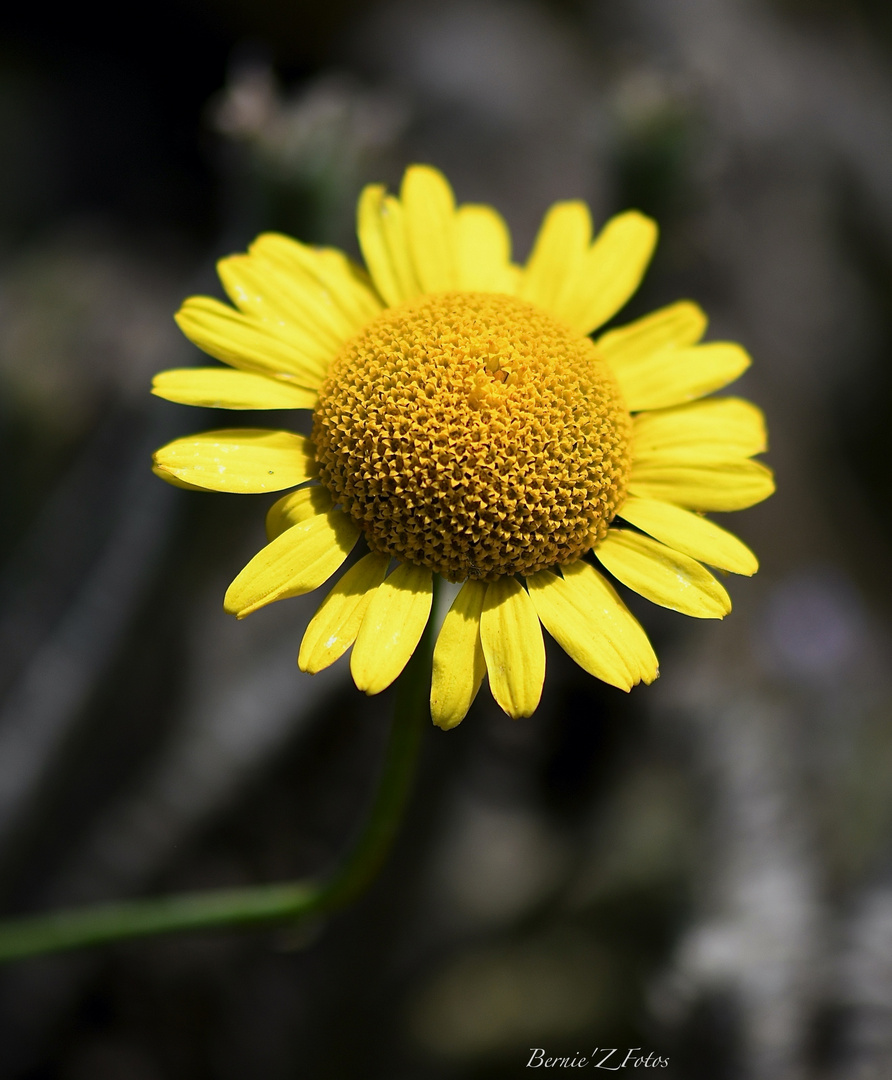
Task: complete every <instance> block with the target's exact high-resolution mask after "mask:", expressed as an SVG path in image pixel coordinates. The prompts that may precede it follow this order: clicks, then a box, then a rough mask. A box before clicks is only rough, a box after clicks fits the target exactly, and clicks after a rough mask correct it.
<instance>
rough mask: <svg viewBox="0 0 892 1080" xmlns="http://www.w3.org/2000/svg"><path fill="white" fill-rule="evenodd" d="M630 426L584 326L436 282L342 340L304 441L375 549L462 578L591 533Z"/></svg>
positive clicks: (532, 562)
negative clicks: (442, 289)
mask: <svg viewBox="0 0 892 1080" xmlns="http://www.w3.org/2000/svg"><path fill="white" fill-rule="evenodd" d="M630 431H631V420H630V417H629V414H628V411H627V410H626V408H625V405H624V404H623V402H622V399H621V397H620V395H619V391H618V389H617V386H616V383H615V381H614V379H613V376H612V374H611V372H610V370H609V369H608V367H607V365H606V364H605V363H604V362H603V361H602V360H601V359H600V358H599V355H598V352H597V350H596V348H595V346H594V344H593V343H592V341H591V340H590V339H589V338H586V337H581V336H579V335H577V334H575V333H574V332H573V331H572V330H570V329H569V328H568V327H566V326H564V325H563V324H561V323H560V322H558V321H557V320H556V319H553V318H552V317H551V316H549V315H548V314H546V313H545V312H543V311H540V310H539V309H538V308H536V307H534V306H533V305H532V304H529V303H527V302H526V301H524V300H519V299H517V298H515V297H512V296H506V295H502V294H495V293H439V294H435V295H428V296H424V297H420V298H418V299H417V300H413V301H409V302H407V303H405V304H402V305H400V306H398V307H394V308H389V309H388V310H386V311H385V312H383V313H382V314H381V315H380V316H379V317H378V318H377V319H375V320H374V321H373V322H371V323H369V325H368V326H366V327H365V328H364V329H363V330H362V331H361V333H359V334H358V335H357V336H356V337H354V338H352V339H351V340H350V341H348V342H347V344H346V345H345V346H344V348H343V349H342V351H341V352H340V353H339V355H338V356H337V357H336V359H335V360H334V362H333V363H332V366H331V369H330V372H329V375H328V378H327V379H326V381H325V383H324V385H323V386H322V389H321V390H320V393H319V405H318V407H317V409H316V412H315V416H314V426H313V440H314V442H315V444H316V451H317V458H318V461H319V475H320V478H321V480H322V483H323V484H325V486H326V487H327V488H328V489H329V491H330V492H331V494H332V496H333V497H334V499H335V501H336V502H338V503H340V504H341V506H342V507H343V508H344V510H345V511H346V512H347V513H348V514H350V516H351V517H352V518H353V519H354V521H356V523H357V524H358V525H359V526H360V528H361V529H362V530H363V531H364V533H365V535H366V538H367V540H368V543H369V546H370V547H371V548H372V550H375V551H380V552H384V553H385V554H388V555H391V556H393V557H395V558H397V559H400V560H404V561H408V562H411V563H416V564H418V565H421V566H427V567H430V569H432V570H434V571H436V572H437V573H440V574H442V575H443V576H444V577H446V578H448V579H449V580H451V581H461V580H463V579H464V578H467V577H472V578H487V579H494V578H497V577H500V576H502V575H504V574H533V573H535V572H536V571H537V570H542V569H545V568H547V567H550V566H554V565H556V564H560V563H568V562H573V561H575V560H576V559H578V558H579V557H580V556H581V555H582V554H583V553H584V552H585V551H587V550H588V549H589V548H591V547H592V546H593V545H595V544H597V543H598V541H600V540H601V539H602V538H603V536H604V534H605V533H606V531H607V527H608V526H609V524H610V522H611V520H612V518H613V516H614V514H615V513H616V512H617V510H618V509H619V507H620V505H621V504H622V501H623V499H624V497H625V490H626V481H627V477H628V473H629V454H628V446H629V435H630Z"/></svg>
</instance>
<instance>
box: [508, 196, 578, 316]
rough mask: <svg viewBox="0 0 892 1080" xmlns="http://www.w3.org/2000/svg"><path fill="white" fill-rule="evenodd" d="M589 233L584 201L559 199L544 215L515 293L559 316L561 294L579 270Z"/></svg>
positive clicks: (569, 287) (560, 311)
mask: <svg viewBox="0 0 892 1080" xmlns="http://www.w3.org/2000/svg"><path fill="white" fill-rule="evenodd" d="M591 235H592V217H591V213H590V212H589V208H588V207H587V206H586V205H585V203H584V202H576V201H574V202H561V203H555V204H554V206H552V207H551V209H550V210H549V211H548V213H547V214H546V215H545V217H544V219H543V221H542V225H541V226H540V228H539V232H538V234H537V236H536V240H535V242H534V244H533V250H532V253H531V254H530V257H529V259H528V260H527V264H526V266H525V267H524V268H523V270H522V272H521V276H520V281H519V282H518V286H517V295H518V296H520V297H522V298H523V299H524V300H529V301H530V302H531V303H533V304H536V305H537V306H538V307H541V308H544V309H545V310H546V311H550V312H551V313H552V315H556V316H558V317H559V318H562V317H563V315H562V308H561V303H560V301H561V295H562V294H563V293H564V292H565V291H566V290H569V289H571V288H572V286H573V285H574V284H575V281H576V278H577V276H578V275H579V273H580V272H581V268H582V264H583V261H584V259H585V255H586V252H587V251H588V248H589V241H590V239H591Z"/></svg>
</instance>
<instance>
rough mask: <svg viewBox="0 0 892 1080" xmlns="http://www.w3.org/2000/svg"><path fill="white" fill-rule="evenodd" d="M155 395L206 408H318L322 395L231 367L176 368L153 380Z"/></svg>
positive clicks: (162, 373)
mask: <svg viewBox="0 0 892 1080" xmlns="http://www.w3.org/2000/svg"><path fill="white" fill-rule="evenodd" d="M152 393H153V394H155V396H156V397H160V398H164V399H165V400H166V401H176V402H179V404H181V405H200V406H202V407H203V408H205V409H314V408H315V407H316V401H317V398H318V395H317V394H316V392H315V390H306V389H304V387H302V386H296V385H295V384H294V383H291V382H284V381H283V380H282V379H272V378H268V377H267V376H266V375H256V374H254V373H253V372H249V371H233V370H232V369H231V368H173V369H171V370H170V371H162V372H160V373H159V374H158V375H156V376H155V378H154V379H153V380H152Z"/></svg>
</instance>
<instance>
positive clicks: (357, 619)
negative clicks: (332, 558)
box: [297, 551, 390, 675]
mask: <svg viewBox="0 0 892 1080" xmlns="http://www.w3.org/2000/svg"><path fill="white" fill-rule="evenodd" d="M389 562H390V558H389V556H387V555H379V554H378V553H377V552H375V551H372V552H369V554H368V555H364V556H363V557H362V558H361V559H360V560H359V562H357V563H355V564H354V565H353V566H351V567H350V569H349V570H348V571H347V572H346V573H345V574H344V576H343V577H342V578H341V579H340V581H339V582H338V583H337V585H335V587H334V588H333V589H332V590H331V592H330V593H329V594H328V596H326V598H325V599H324V600H323V601H322V603H321V604H320V606H319V610H318V611H317V612H316V614H315V615H314V616H313V618H312V619H311V620H310V625H309V626H308V627H307V632H306V633H305V634H304V639H303V641H302V642H301V645H300V654H299V655H298V658H297V663H298V666H299V667H300V669H301V671H309V672H310V674H312V675H315V674H316V672H317V671H322V669H323V668H327V667H328V666H329V664H333V663H334V662H335V660H337V659H338V658H339V657H341V656H343V655H344V653H345V652H346V651H347V650H348V649H349V648H350V646H351V645H352V644H353V642H354V641H355V640H356V635H357V633H359V627H360V625H361V623H362V620H363V616H364V615H365V612H366V609H367V608H368V606H369V603H370V601H371V599H372V596H373V595H374V593H375V590H376V589H377V588H378V586H379V585H380V584H381V582H382V581H383V580H384V575H385V573H386V572H387V565H388V563H389Z"/></svg>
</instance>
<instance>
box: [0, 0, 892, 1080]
mask: <svg viewBox="0 0 892 1080" xmlns="http://www.w3.org/2000/svg"><path fill="white" fill-rule="evenodd" d="M110 10H111V9H107V8H102V9H101V14H100V8H99V6H98V5H93V4H90V3H87V4H86V5H85V6H84V5H69V6H68V7H66V8H64V9H60V10H58V11H57V12H55V13H54V14H52V15H51V14H49V13H48V12H47V10H46V9H45V8H42V7H41V6H40V5H17V6H16V8H15V10H13V11H10V12H7V14H6V15H5V16H4V27H3V30H2V37H0V157H2V161H3V168H2V170H0V447H2V457H3V461H4V462H5V467H4V468H3V469H2V470H0V488H2V501H3V506H4V515H3V520H4V526H3V528H2V531H0V558H2V575H0V592H2V602H0V638H2V645H0V695H2V697H0V906H2V911H3V912H4V913H5V914H10V915H11V914H19V913H24V912H28V911H38V910H45V909H48V908H52V907H57V906H61V905H72V904H81V903H88V902H93V901H98V900H104V899H112V898H116V897H126V896H137V895H149V894H156V893H162V892H173V891H178V890H183V889H197V888H211V887H215V886H225V885H238V884H250V883H254V882H266V881H279V880H288V879H291V878H296V877H299V876H302V875H305V874H307V873H313V872H316V871H318V870H319V869H320V868H322V867H325V866H326V865H329V864H330V863H331V861H332V860H333V859H334V858H335V857H336V855H337V853H338V852H339V851H341V850H342V849H343V847H344V844H345V843H346V841H347V839H348V838H349V837H350V836H351V835H352V834H353V832H354V830H355V828H356V825H357V823H358V822H359V820H361V817H362V814H363V810H364V807H365V806H366V803H367V800H368V797H369V794H370V792H371V790H372V787H373V784H374V781H375V778H376V770H377V763H378V761H379V759H380V753H381V750H382V747H383V737H384V735H385V733H386V728H387V724H388V720H389V715H390V710H391V706H392V700H391V696H390V693H385V694H384V695H382V696H381V697H380V698H376V699H366V698H364V697H363V696H362V695H360V694H359V693H358V692H357V691H355V690H354V689H353V687H352V684H351V682H350V679H349V674H348V671H347V665H346V662H341V663H339V664H338V665H336V666H335V667H334V668H332V669H330V670H329V671H327V672H325V673H324V674H322V675H319V676H317V677H315V678H310V677H309V676H306V675H303V674H301V673H300V672H299V671H298V670H297V668H296V666H295V656H296V653H297V649H298V645H299V642H300V638H301V635H302V632H303V628H304V626H305V625H306V622H307V620H308V618H309V616H310V614H311V613H312V611H313V609H314V607H315V605H316V603H317V601H318V597H317V596H315V595H313V596H311V597H307V598H302V599H298V600H290V601H287V602H285V603H282V604H278V605H274V606H273V607H271V608H269V609H266V610H263V611H261V612H259V613H257V614H255V615H253V616H252V617H251V619H249V620H247V621H246V622H244V623H236V622H235V620H232V619H231V618H229V617H228V616H225V615H224V613H223V611H222V607H221V602H222V597H223V593H224V591H225V588H226V586H227V584H228V582H229V581H230V580H231V579H232V577H233V576H234V575H235V573H236V572H237V571H238V570H239V569H240V568H241V567H242V566H243V564H244V563H245V562H246V561H247V559H248V558H249V557H250V556H251V555H252V554H253V553H254V552H255V551H256V550H257V548H258V547H259V546H260V545H261V544H262V542H263V536H262V523H263V514H264V512H265V510H266V508H267V505H268V504H269V503H270V502H271V501H272V500H271V499H269V498H265V497H262V496H251V497H250V498H248V497H242V498H235V497H232V496H225V495H212V494H206V495H199V494H195V493H186V492H183V491H179V490H176V489H173V488H169V487H167V486H166V485H164V484H163V483H161V482H160V481H158V480H156V479H155V478H154V477H153V476H152V475H151V473H150V471H149V468H148V458H149V454H150V452H151V450H152V449H154V448H155V447H157V446H158V445H160V444H162V443H164V442H165V441H167V440H168V439H170V438H173V437H176V436H178V435H185V434H189V433H190V432H193V431H198V430H202V429H206V428H210V427H215V426H216V427H219V426H226V425H227V424H228V423H229V422H230V420H231V416H230V415H229V414H225V415H224V414H219V413H218V414H213V413H211V412H206V413H199V412H198V411H197V410H189V409H185V408H183V407H181V406H177V405H173V404H169V403H166V402H162V401H160V400H158V399H157V398H153V397H151V396H150V395H149V392H148V386H149V382H150V378H151V375H152V374H153V373H154V372H155V371H157V370H160V369H163V368H168V367H176V366H182V365H187V364H190V363H195V362H198V361H199V360H200V354H199V353H198V352H197V350H195V349H194V348H193V347H192V346H191V345H189V343H188V342H186V341H185V340H184V339H182V338H181V337H180V335H179V334H178V332H177V330H176V327H175V325H174V323H173V320H172V317H171V316H172V314H173V312H174V311H175V309H176V308H177V306H178V305H179V303H180V301H181V300H182V299H183V298H184V297H185V296H187V295H189V294H190V293H194V292H212V293H215V294H216V293H218V291H219V290H218V286H217V284H216V280H215V277H214V260H215V259H216V258H217V257H219V256H221V255H224V254H228V253H231V252H233V251H239V250H243V249H244V248H245V246H246V245H247V244H248V243H249V242H250V241H251V239H253V237H254V235H255V234H256V233H257V232H258V231H260V230H262V229H270V228H275V229H282V230H285V231H288V232H292V233H294V234H295V235H297V236H299V237H301V238H302V239H304V240H311V241H321V242H326V243H334V244H338V245H343V246H346V248H347V249H348V250H349V251H351V252H353V253H356V245H355V240H354V238H353V213H354V205H355V199H356V196H357V194H358V192H359V189H360V187H361V185H362V184H363V183H365V182H368V181H373V180H374V181H378V180H384V181H387V182H388V183H389V184H390V185H391V187H393V186H395V185H396V184H397V183H398V181H399V178H400V175H401V173H402V170H403V168H404V167H405V165H407V164H408V163H411V162H414V161H423V162H429V163H431V164H434V165H437V166H439V167H440V168H442V169H443V170H444V171H445V172H446V174H447V175H448V176H449V177H450V179H451V180H452V182H453V185H454V187H455V190H456V193H457V196H458V198H459V200H460V201H486V202H490V203H493V204H494V205H496V206H497V207H499V208H500V209H501V210H502V211H503V212H504V214H505V216H506V217H507V219H508V221H509V223H510V225H511V227H512V230H513V232H514V236H515V243H516V247H515V252H516V255H517V256H518V257H521V258H522V257H525V255H526V253H527V251H528V248H529V244H530V242H531V239H532V237H533V235H534V232H535V229H536V227H537V225H538V222H539V220H540V219H541V216H542V214H543V213H544V211H545V209H546V208H547V207H548V205H549V204H550V203H551V202H553V201H555V200H557V199H562V198H575V197H580V198H583V199H585V200H587V201H588V202H589V203H590V204H591V206H592V208H593V211H594V215H595V217H596V219H597V220H603V219H604V218H605V217H606V216H607V215H609V214H611V213H613V212H615V211H618V210H621V209H624V208H627V207H637V208H639V209H641V210H643V211H645V212H647V213H649V214H652V215H655V216H656V217H657V218H658V219H659V221H660V224H661V228H662V234H661V237H662V238H661V245H660V247H659V249H658V253H657V255H656V258H655V261H654V263H653V266H652V269H651V272H650V274H649V275H648V277H647V279H646V282H645V285H644V287H643V288H642V290H641V292H640V293H639V294H638V296H636V297H635V299H634V300H633V302H632V303H631V304H630V305H629V307H628V308H627V309H626V310H625V311H624V312H623V313H622V314H621V317H620V318H621V320H625V319H627V318H630V317H634V316H636V315H639V314H642V313H644V312H646V311H648V310H650V309H652V308H654V307H656V306H659V305H662V304H665V303H669V302H671V301H673V300H676V299H678V298H683V297H692V298H695V299H697V300H698V301H699V302H701V303H702V304H703V306H704V307H705V308H706V310H707V311H708V312H709V313H710V315H711V317H712V323H711V328H710V335H711V336H713V337H715V338H723V337H725V338H732V339H735V340H739V341H741V342H743V343H744V344H745V345H746V346H747V347H748V348H749V349H750V351H751V353H752V355H753V357H754V361H755V362H754V365H753V368H752V371H751V372H750V373H747V375H746V376H745V378H744V379H743V380H741V381H740V383H739V384H737V386H736V387H735V388H734V389H735V392H737V390H738V389H739V392H740V393H742V394H745V395H746V396H748V397H750V398H752V399H753V400H755V401H756V402H758V403H759V404H760V405H761V406H762V407H763V408H764V409H765V411H766V413H767V415H768V418H769V427H770V433H771V452H770V455H769V461H770V463H771V464H772V465H773V466H774V468H775V469H776V471H777V476H778V494H777V495H776V496H775V497H774V498H773V499H771V500H770V501H769V502H768V503H766V504H764V505H763V506H759V507H756V508H754V509H753V510H750V511H747V512H746V513H743V514H738V515H734V517H733V518H732V519H729V520H728V524H729V525H730V527H731V528H733V529H734V531H736V532H738V533H739V534H740V535H741V536H742V537H743V538H744V539H745V540H746V541H747V542H748V543H750V544H751V545H752V546H753V547H754V548H755V550H756V551H757V553H758V554H759V556H760V558H761V561H762V569H761V571H760V573H759V574H758V576H757V577H756V578H754V579H753V580H744V579H731V582H730V589H731V592H732V596H733V598H734V602H735V611H734V613H733V615H732V616H731V617H730V618H728V619H727V620H726V621H725V622H723V623H720V624H719V623H712V622H710V623H700V622H697V621H695V620H691V619H685V618H684V617H682V616H680V615H675V614H673V613H670V612H667V611H664V610H662V609H658V608H655V607H653V606H652V605H649V604H647V603H646V602H644V601H641V602H638V601H639V598H637V597H631V598H630V600H629V602H630V604H631V606H632V607H633V609H634V610H635V611H636V613H638V614H639V615H640V616H641V618H642V621H643V622H644V623H645V625H646V627H647V629H648V632H649V633H650V634H651V637H652V639H653V640H654V643H655V645H656V647H657V651H658V653H659V655H660V658H661V667H662V671H663V675H662V677H661V678H660V680H659V681H658V682H657V683H656V684H655V685H654V686H652V687H650V688H644V687H641V688H638V689H637V690H635V691H633V692H632V693H631V694H630V695H628V696H627V695H624V694H622V693H620V692H619V691H616V690H613V689H611V688H610V687H606V686H604V685H602V684H600V683H597V682H596V681H594V680H593V679H591V678H589V677H588V676H586V675H585V674H584V673H582V672H581V671H580V670H578V669H577V668H575V667H574V665H573V664H572V663H571V662H570V661H569V660H568V659H567V658H566V657H565V656H564V655H563V653H562V652H560V650H558V649H557V648H551V647H549V651H548V666H549V674H548V679H547V682H546V688H545V694H544V698H543V704H542V706H541V707H540V709H539V711H538V712H537V713H536V715H535V716H534V717H532V718H531V719H529V720H523V721H518V722H512V721H510V720H508V719H507V718H506V717H505V716H503V715H502V714H501V713H500V712H499V711H498V709H497V708H496V707H495V706H494V705H493V703H492V701H491V699H490V697H489V694H488V693H487V692H486V690H484V691H483V692H482V693H481V695H480V697H479V699H478V701H477V703H476V704H475V706H474V708H473V709H472V712H471V714H470V715H469V717H468V718H467V720H466V721H465V723H464V724H462V726H461V727H460V728H458V729H457V730H456V731H454V732H452V733H448V734H443V733H441V732H439V731H436V730H434V729H432V730H431V731H430V732H428V733H427V736H426V739H425V746H424V753H423V760H422V764H421V776H420V778H419V784H418V787H417V789H416V793H415V797H414V799H413V802H412V804H411V807H410V812H409V816H408V819H407V822H406V825H405V828H404V829H403V832H402V834H401V836H400V839H399V842H398V845H397V848H396V851H395V852H394V855H393V857H392V859H391V860H390V862H389V864H388V865H387V867H386V869H385V871H384V873H383V875H382V876H381V878H380V879H379V881H378V882H377V883H376V885H375V886H374V888H373V889H372V890H371V892H370V893H369V894H368V895H367V896H366V897H365V898H364V899H363V900H362V901H361V902H360V903H359V904H357V905H356V906H355V907H354V908H353V909H351V910H350V911H348V912H346V913H343V914H341V915H339V916H337V917H335V918H333V919H331V920H330V921H322V922H320V923H319V924H318V925H314V926H312V927H309V928H306V927H304V928H302V929H301V930H300V932H299V933H298V932H289V931H288V930H281V929H280V930H276V931H259V932H249V933H244V932H241V933H240V932H232V933H213V934H192V935H188V936H183V937H178V938H166V939H157V940H148V941H143V942H138V943H133V944H126V945H119V946H115V947H113V948H106V949H102V950H99V951H96V952H90V953H78V954H69V955H66V956H61V957H57V958H51V959H43V960H39V961H36V960H35V961H30V962H26V963H20V964H16V965H13V966H10V967H8V968H6V969H3V970H2V971H0V1075H2V1077H4V1078H10V1080H242V1078H245V1077H258V1078H263V1080H286V1078H288V1080H290V1078H293V1077H307V1078H312V1080H316V1078H325V1080H328V1078H332V1080H337V1078H340V1077H355V1076H364V1077H373V1078H377V1077H386V1078H388V1080H403V1078H418V1080H422V1078H424V1080H427V1078H432V1080H453V1078H474V1080H502V1078H508V1077H514V1076H518V1075H520V1074H521V1071H522V1070H523V1069H524V1067H525V1066H526V1063H527V1061H528V1060H529V1057H530V1052H531V1048H535V1047H541V1048H543V1049H544V1050H545V1051H546V1052H547V1053H548V1054H549V1055H552V1054H554V1055H560V1056H563V1055H573V1054H577V1053H579V1054H585V1055H590V1054H591V1053H592V1051H593V1050H594V1049H595V1048H596V1047H604V1048H612V1047H616V1048H619V1049H620V1051H621V1053H622V1054H623V1055H624V1054H625V1053H626V1050H627V1049H629V1048H635V1047H641V1048H642V1050H641V1053H642V1055H644V1054H647V1053H648V1052H653V1053H654V1055H658V1056H662V1057H664V1058H666V1057H668V1058H669V1066H668V1067H667V1068H663V1069H661V1070H660V1075H663V1076H667V1077H672V1078H678V1080H701V1078H702V1080H874V1078H876V1080H883V1078H888V1077H889V1076H892V783H890V779H892V723H890V719H892V716H890V714H892V674H890V670H889V665H888V659H887V658H888V656H889V643H890V642H889V639H890V633H892V574H890V572H889V567H890V560H892V509H890V508H892V470H890V468H889V461H890V452H889V444H890V431H892V374H890V372H892V364H890V349H892V305H890V284H892V15H890V8H889V7H888V5H887V4H886V3H884V2H883V0H563V2H560V3H551V4H547V3H545V2H543V0H538V2H537V0H458V2H437V0H380V2H377V0H376V2H368V0H366V2H360V0H327V2H326V3H320V2H309V0H289V2H286V0H255V2H254V3H253V4H250V5H248V4H243V3H236V2H235V0H176V2H175V0H156V2H155V3H154V4H153V5H151V7H150V8H147V9H126V10H125V9H122V10H121V11H120V12H118V13H117V14H109V11H110ZM246 419H247V420H248V422H250V417H248V418H246ZM258 419H259V421H260V423H261V424H263V423H270V417H269V414H266V415H265V416H264V417H262V418H261V417H259V418H258ZM241 422H243V419H242V418H240V419H239V423H241ZM272 422H273V423H275V422H276V421H275V418H274V419H273V421H272ZM281 422H282V423H284V424H286V425H287V424H288V422H289V418H288V417H287V416H285V417H283V418H282V420H281ZM550 645H551V643H549V646H550ZM614 1060H615V1059H614ZM610 1064H611V1065H612V1064H613V1062H611V1063H610Z"/></svg>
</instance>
